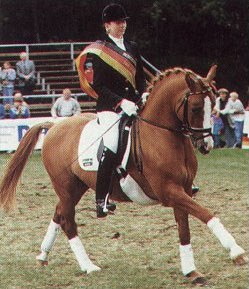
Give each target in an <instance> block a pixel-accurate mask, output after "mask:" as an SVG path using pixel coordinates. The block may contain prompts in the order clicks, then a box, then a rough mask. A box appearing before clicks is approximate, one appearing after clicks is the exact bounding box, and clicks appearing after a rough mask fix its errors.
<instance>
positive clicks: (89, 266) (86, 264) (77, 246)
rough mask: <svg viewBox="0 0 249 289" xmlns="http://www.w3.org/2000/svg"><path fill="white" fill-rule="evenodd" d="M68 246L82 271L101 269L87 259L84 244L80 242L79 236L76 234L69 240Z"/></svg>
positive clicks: (88, 271) (89, 271)
mask: <svg viewBox="0 0 249 289" xmlns="http://www.w3.org/2000/svg"><path fill="white" fill-rule="evenodd" d="M69 244H70V247H71V249H72V251H73V252H74V254H75V257H76V259H77V261H78V263H79V265H80V269H81V270H82V271H83V272H87V274H88V273H91V272H93V271H99V270H101V269H100V268H99V267H98V266H96V265H94V264H93V263H92V261H91V260H90V259H89V257H88V255H87V253H86V250H85V248H84V245H83V244H82V242H81V240H80V238H79V237H78V236H76V237H74V238H73V239H71V240H69Z"/></svg>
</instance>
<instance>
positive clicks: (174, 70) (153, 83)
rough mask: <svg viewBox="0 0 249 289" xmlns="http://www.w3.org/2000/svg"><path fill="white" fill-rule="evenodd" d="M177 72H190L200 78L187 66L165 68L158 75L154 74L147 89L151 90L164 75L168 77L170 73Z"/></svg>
mask: <svg viewBox="0 0 249 289" xmlns="http://www.w3.org/2000/svg"><path fill="white" fill-rule="evenodd" d="M179 73H183V74H191V75H192V76H194V77H195V78H200V76H199V75H197V74H196V73H195V72H193V71H192V70H190V69H187V68H182V67H174V68H169V69H166V70H165V71H163V72H161V73H160V74H159V75H158V76H156V77H155V78H153V79H152V81H151V83H152V84H151V85H150V86H149V87H148V91H149V92H151V91H152V89H153V88H154V87H155V85H156V84H157V83H158V82H160V81H161V80H163V79H164V78H165V77H168V76H170V75H172V74H179Z"/></svg>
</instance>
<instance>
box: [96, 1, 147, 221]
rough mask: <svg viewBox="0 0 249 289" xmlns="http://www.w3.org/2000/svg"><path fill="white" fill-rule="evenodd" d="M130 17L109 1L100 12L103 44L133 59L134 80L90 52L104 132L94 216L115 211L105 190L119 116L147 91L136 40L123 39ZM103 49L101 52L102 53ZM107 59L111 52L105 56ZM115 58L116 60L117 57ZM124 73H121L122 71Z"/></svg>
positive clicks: (132, 110)
mask: <svg viewBox="0 0 249 289" xmlns="http://www.w3.org/2000/svg"><path fill="white" fill-rule="evenodd" d="M128 18H129V17H128V16H127V14H126V11H125V10H124V8H123V7H122V6H121V5H118V4H110V5H108V6H106V7H105V8H104V10H103V12H102V21H103V26H104V28H105V31H106V35H105V38H104V40H103V41H104V44H105V47H106V48H109V49H110V51H111V52H112V51H113V50H115V51H116V52H117V53H118V54H119V55H121V57H123V56H122V55H125V56H126V57H128V58H130V59H131V61H133V62H134V61H135V65H134V71H133V79H134V83H133V85H132V81H131V80H130V81H129V80H128V79H127V78H126V77H125V75H123V74H124V72H123V70H122V69H121V70H120V69H118V67H116V66H119V65H122V61H120V60H119V63H118V64H113V62H112V61H110V62H108V61H109V60H108V59H107V60H106V59H105V61H104V60H103V58H101V57H99V56H98V55H96V54H92V63H93V70H94V76H93V85H92V88H93V89H94V90H95V92H96V93H97V94H98V99H97V105H96V110H97V117H98V122H99V125H100V127H101V129H102V131H103V132H106V133H105V135H104V136H103V142H104V151H103V154H102V157H101V160H100V163H99V168H98V172H97V182H96V210H97V217H98V218H103V217H106V216H107V214H108V212H109V211H114V210H115V209H116V205H115V204H114V203H110V202H109V201H108V196H109V194H108V191H109V187H110V183H111V177H112V173H113V171H114V169H115V167H116V166H117V165H118V164H117V148H118V140H119V119H120V118H121V117H123V116H124V115H126V116H129V117H131V116H134V115H136V114H137V106H136V102H137V101H138V100H139V99H140V97H141V95H142V94H143V93H145V90H146V80H145V75H144V72H143V66H142V60H141V56H140V53H139V50H138V48H137V45H136V43H134V42H131V41H128V40H126V39H124V34H125V30H126V27H127V19H128ZM104 52H105V51H103V53H102V54H101V55H102V56H103V54H104ZM108 57H109V59H110V57H111V56H110V55H109V56H108ZM117 59H118V58H117ZM117 59H115V60H117ZM122 73H123V74H122Z"/></svg>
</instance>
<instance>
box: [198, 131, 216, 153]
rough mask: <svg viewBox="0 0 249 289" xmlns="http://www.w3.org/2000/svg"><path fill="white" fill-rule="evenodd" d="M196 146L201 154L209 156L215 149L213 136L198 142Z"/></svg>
mask: <svg viewBox="0 0 249 289" xmlns="http://www.w3.org/2000/svg"><path fill="white" fill-rule="evenodd" d="M196 146H197V149H198V151H199V152H200V153H202V154H203V155H206V154H208V153H209V152H210V151H211V150H212V149H213V146H214V142H213V138H212V136H207V137H205V138H203V139H199V140H197V141H196Z"/></svg>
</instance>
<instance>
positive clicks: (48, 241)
mask: <svg viewBox="0 0 249 289" xmlns="http://www.w3.org/2000/svg"><path fill="white" fill-rule="evenodd" d="M59 230H60V225H59V224H57V223H55V222H54V221H53V220H51V222H50V224H49V226H48V230H47V233H46V235H45V237H44V239H43V241H42V244H41V254H40V255H39V256H37V257H36V259H37V260H40V261H48V253H49V252H50V251H51V249H52V247H53V245H54V242H55V240H56V237H57V234H58V233H59Z"/></svg>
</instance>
